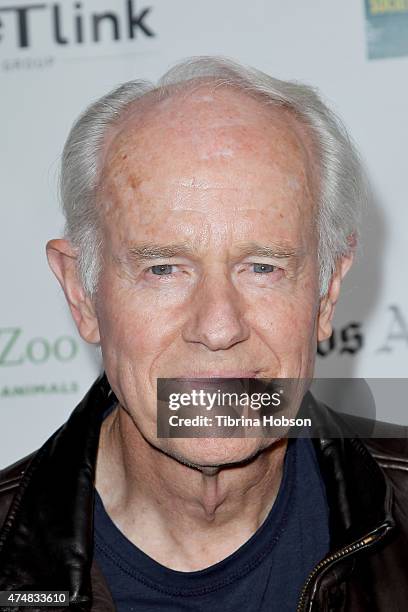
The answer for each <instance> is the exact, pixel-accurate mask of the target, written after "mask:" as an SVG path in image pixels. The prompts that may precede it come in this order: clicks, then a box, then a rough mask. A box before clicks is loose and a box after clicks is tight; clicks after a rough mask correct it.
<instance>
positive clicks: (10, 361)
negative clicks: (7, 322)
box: [0, 327, 78, 367]
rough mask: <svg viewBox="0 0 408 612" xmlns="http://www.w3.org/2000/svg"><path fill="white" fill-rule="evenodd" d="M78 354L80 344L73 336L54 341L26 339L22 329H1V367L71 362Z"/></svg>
mask: <svg viewBox="0 0 408 612" xmlns="http://www.w3.org/2000/svg"><path fill="white" fill-rule="evenodd" d="M77 353H78V343H77V341H76V340H75V338H72V337H71V336H60V337H58V338H55V339H54V340H49V339H48V338H43V337H34V338H28V339H27V338H25V337H24V334H23V329H22V328H21V327H3V328H0V367H9V366H19V365H22V364H24V363H32V364H35V365H39V364H44V363H46V362H48V361H50V360H51V359H54V360H55V361H59V362H65V363H66V362H70V361H72V360H73V359H74V358H75V357H76V355H77Z"/></svg>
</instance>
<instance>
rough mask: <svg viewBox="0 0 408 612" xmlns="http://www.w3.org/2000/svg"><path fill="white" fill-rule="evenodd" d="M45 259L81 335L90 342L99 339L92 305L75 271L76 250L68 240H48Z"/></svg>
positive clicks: (93, 342)
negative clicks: (60, 288)
mask: <svg viewBox="0 0 408 612" xmlns="http://www.w3.org/2000/svg"><path fill="white" fill-rule="evenodd" d="M47 259H48V263H49V265H50V268H51V270H52V271H53V272H54V274H55V276H56V277H57V279H58V281H59V283H60V285H61V287H62V289H63V291H64V293H65V297H66V298H67V302H68V305H69V307H70V310H71V313H72V316H73V318H74V321H75V323H76V326H77V328H78V331H79V333H80V335H81V337H82V338H83V339H84V340H86V342H90V343H92V344H97V343H98V342H99V341H100V336H99V328H98V320H97V318H96V314H95V310H94V305H93V302H92V300H91V298H90V297H89V295H88V294H87V293H86V292H85V290H84V288H83V286H82V283H81V281H80V279H79V276H78V271H77V251H76V249H75V248H74V247H73V246H72V245H71V243H70V242H69V241H68V240H63V239H58V240H50V241H49V242H48V243H47Z"/></svg>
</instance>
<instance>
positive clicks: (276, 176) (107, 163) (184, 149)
mask: <svg viewBox="0 0 408 612" xmlns="http://www.w3.org/2000/svg"><path fill="white" fill-rule="evenodd" d="M315 166H316V163H315V154H314V146H313V142H312V139H311V137H310V134H309V133H308V131H307V130H306V128H305V127H304V126H303V125H302V124H301V123H300V122H299V121H298V120H297V119H296V118H295V117H294V116H293V114H292V113H291V112H290V111H288V110H286V109H284V108H282V107H270V108H266V107H265V105H263V104H261V103H260V102H259V101H258V100H255V99H254V98H252V97H250V96H248V95H246V94H244V93H242V92H239V91H237V90H232V89H227V88H224V89H216V88H215V89H214V88H209V87H204V86H201V87H198V88H196V89H195V90H192V91H191V92H188V93H184V94H177V95H175V96H172V97H169V98H167V99H164V100H162V101H154V100H151V99H150V101H149V99H148V98H146V100H144V101H142V103H141V104H140V105H139V106H135V107H134V109H132V110H130V111H128V113H127V114H126V116H124V117H123V119H122V120H121V122H120V123H119V124H118V125H117V126H115V128H113V129H111V132H110V133H109V134H108V135H107V138H106V141H105V147H104V151H103V157H102V175H101V186H102V189H101V191H102V193H103V194H104V197H103V200H104V201H105V204H107V208H108V211H107V212H108V214H109V215H110V216H112V215H114V216H118V215H119V216H120V215H123V214H125V213H126V214H127V215H129V214H133V213H135V212H136V209H137V208H138V209H139V212H140V214H139V215H137V216H138V218H139V220H140V219H141V215H143V214H144V220H145V221H146V219H147V218H152V208H153V209H154V207H155V206H159V207H161V208H162V207H163V206H166V207H169V206H170V207H171V208H172V210H174V209H176V208H177V207H178V206H179V207H181V208H183V207H184V209H185V208H186V199H188V206H189V207H191V208H192V209H196V210H197V211H199V212H201V213H207V214H208V215H209V216H211V214H212V213H213V212H215V209H216V210H217V214H218V211H219V209H220V206H221V208H222V207H224V209H226V211H227V212H228V213H230V212H231V210H230V209H231V206H233V207H234V208H235V207H236V206H238V205H239V203H241V204H242V206H246V207H248V205H249V203H250V205H251V206H252V207H254V206H255V205H256V204H255V203H259V206H261V207H265V206H267V205H268V201H269V203H270V205H271V207H272V208H273V206H274V204H276V203H277V202H279V203H280V206H281V207H283V208H285V207H286V211H287V213H288V214H289V215H290V216H293V215H295V214H296V215H298V216H299V215H307V216H308V217H309V218H310V217H311V216H312V213H313V203H314V202H315V200H316V197H315V194H316V191H317V178H316V175H317V173H316V167H315ZM235 192H236V194H237V197H236V198H235V197H234V195H233V193H235ZM213 206H214V211H213V210H212V208H213ZM147 207H148V210H147ZM143 208H144V213H141V211H142V209H143ZM228 209H229V210H228Z"/></svg>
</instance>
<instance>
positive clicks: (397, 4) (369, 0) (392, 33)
mask: <svg viewBox="0 0 408 612" xmlns="http://www.w3.org/2000/svg"><path fill="white" fill-rule="evenodd" d="M365 15H366V31H367V55H368V59H381V58H386V57H401V56H404V55H408V0H365Z"/></svg>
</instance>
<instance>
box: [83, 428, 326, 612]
mask: <svg viewBox="0 0 408 612" xmlns="http://www.w3.org/2000/svg"><path fill="white" fill-rule="evenodd" d="M328 549H329V531H328V508H327V502H326V497H325V490H324V485H323V482H322V479H321V476H320V472H319V467H318V464H317V460H316V456H315V452H314V448H313V445H312V442H311V441H310V440H307V439H297V440H289V443H288V450H287V452H286V456H285V464H284V470H283V476H282V481H281V485H280V488H279V492H278V495H277V498H276V500H275V503H274V505H273V507H272V509H271V511H270V512H269V514H268V516H267V518H266V520H265V521H264V522H263V524H262V525H261V526H260V527H259V529H258V530H257V531H256V532H255V533H254V535H253V536H252V537H251V538H250V539H249V540H248V541H247V542H246V543H245V544H243V545H242V546H241V547H240V548H239V549H238V550H236V551H235V552H234V553H233V554H231V555H230V556H229V557H227V558H226V559H224V560H223V561H220V562H219V563H216V564H215V565H212V566H210V567H208V568H206V569H204V570H200V571H196V572H180V571H175V570H172V569H169V568H166V567H164V566H163V565H161V564H160V563H157V562H156V561H154V560H153V559H151V558H150V557H149V556H148V555H146V554H145V553H144V552H142V551H141V550H140V549H139V548H137V547H136V546H135V545H134V544H132V543H131V542H130V541H129V540H128V539H127V538H126V537H125V536H124V535H123V534H122V532H121V531H120V530H119V529H118V528H117V527H116V526H115V524H114V523H113V522H112V520H111V519H110V517H109V516H108V514H107V513H106V511H105V509H104V507H103V503H102V500H101V498H100V496H99V495H98V493H97V492H96V503H95V555H96V559H97V561H98V563H99V565H100V567H101V569H102V572H103V574H104V576H105V578H106V580H107V583H108V585H109V588H110V591H111V593H112V596H113V599H114V602H115V604H116V607H117V610H118V612H133V611H135V612H136V611H137V612H154V611H155V610H160V611H161V612H193V611H194V612H198V611H199V612H208V611H209V610H210V611H211V612H232V611H234V612H236V610H245V612H266V611H269V612H270V611H271V610H278V611H279V612H293V611H294V610H296V605H297V601H298V598H299V595H300V592H301V589H302V586H303V584H304V582H305V580H306V578H307V576H308V574H309V573H310V571H311V570H312V569H313V567H314V566H315V565H316V563H318V562H319V561H320V560H321V559H322V558H323V557H324V556H325V555H326V553H327V552H328Z"/></svg>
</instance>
